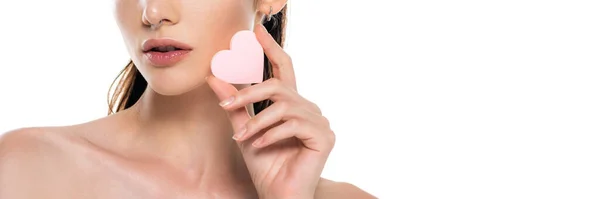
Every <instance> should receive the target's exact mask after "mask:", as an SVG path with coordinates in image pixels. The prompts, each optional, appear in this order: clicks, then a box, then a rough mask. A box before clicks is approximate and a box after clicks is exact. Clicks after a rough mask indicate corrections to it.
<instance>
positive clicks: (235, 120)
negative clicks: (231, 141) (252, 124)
mask: <svg viewBox="0 0 600 199" xmlns="http://www.w3.org/2000/svg"><path fill="white" fill-rule="evenodd" d="M206 82H207V83H208V85H209V86H210V88H212V90H213V91H214V92H215V94H216V95H217V97H218V98H219V100H220V101H221V102H223V101H226V100H229V99H231V97H233V96H235V94H236V93H237V92H238V90H237V89H236V88H235V87H234V86H233V85H231V84H229V83H227V82H224V81H223V80H220V79H219V78H217V77H215V76H213V75H210V76H208V77H207V78H206ZM227 114H228V116H229V120H230V121H231V126H232V127H233V130H234V131H235V132H236V133H237V132H239V131H241V130H242V127H244V126H245V125H246V122H248V120H250V115H249V114H248V110H247V109H246V106H243V107H241V108H238V109H235V110H231V111H227Z"/></svg>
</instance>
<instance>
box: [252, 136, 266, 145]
mask: <svg viewBox="0 0 600 199" xmlns="http://www.w3.org/2000/svg"><path fill="white" fill-rule="evenodd" d="M262 142H263V138H262V137H261V138H258V139H256V140H254V142H252V146H254V147H260V145H261V144H262Z"/></svg>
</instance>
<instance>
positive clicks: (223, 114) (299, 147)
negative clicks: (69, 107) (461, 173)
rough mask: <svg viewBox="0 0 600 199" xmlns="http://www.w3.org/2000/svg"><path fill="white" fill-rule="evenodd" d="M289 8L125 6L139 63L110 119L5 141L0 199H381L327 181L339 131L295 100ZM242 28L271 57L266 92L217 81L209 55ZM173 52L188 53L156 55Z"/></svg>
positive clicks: (122, 82)
mask: <svg viewBox="0 0 600 199" xmlns="http://www.w3.org/2000/svg"><path fill="white" fill-rule="evenodd" d="M286 4H287V2H286V0H264V1H254V0H195V1H191V0H180V1H167V0H116V1H115V6H116V10H115V14H116V19H117V24H118V26H119V28H120V30H121V33H122V35H123V39H124V41H125V44H126V46H127V49H128V52H129V54H130V56H131V60H132V61H131V62H130V63H129V65H127V67H126V68H125V69H124V70H123V72H122V73H121V75H120V76H119V78H118V80H117V81H116V82H117V85H116V87H115V89H114V92H113V95H112V97H111V99H110V108H111V113H109V116H107V117H105V118H101V119H98V120H95V121H90V122H87V123H84V124H78V125H73V126H64V127H37V128H23V129H18V130H15V131H12V132H8V133H6V134H5V135H4V136H3V137H2V139H1V140H0V157H1V161H0V198H3V199H4V198H11V199H21V198H61V199H64V198H145V199H147V198H261V199H263V198H267V199H270V198H277V199H280V198H373V196H371V195H369V194H368V193H366V192H364V191H362V190H360V189H359V188H357V187H355V186H353V185H351V184H349V183H338V182H333V181H330V180H326V179H323V178H321V177H320V174H321V171H322V169H323V166H324V164H325V162H326V159H327V157H328V155H329V152H330V151H331V149H332V148H333V145H334V134H333V132H332V131H331V129H330V128H329V124H328V122H327V119H326V118H325V117H323V116H322V115H321V112H320V111H319V108H318V107H317V106H316V105H315V104H313V103H311V102H309V101H307V100H306V99H304V98H302V97H301V96H300V95H298V93H297V92H296V84H295V79H294V72H293V69H292V63H291V61H290V58H289V57H288V55H287V54H286V53H285V52H284V51H283V50H282V49H281V44H282V43H283V40H284V34H283V33H284V30H285V17H286V16H285V10H286V7H287V6H286ZM265 18H267V20H265ZM263 23H264V26H263ZM265 26H266V27H265ZM239 30H253V31H254V32H255V34H256V36H257V39H258V40H259V42H260V44H261V45H262V47H263V49H264V51H265V55H266V56H265V60H266V61H265V80H266V81H264V82H263V83H259V84H255V85H243V86H239V85H238V86H237V87H236V86H233V85H231V84H228V83H225V82H223V81H222V80H219V79H217V78H215V77H214V76H212V74H211V70H210V60H211V57H212V56H213V55H214V54H215V53H216V52H218V51H219V50H223V49H227V48H229V42H230V39H231V37H232V36H233V34H234V33H236V32H237V31H239ZM174 47H176V48H174ZM174 50H175V51H177V52H178V53H181V54H185V56H182V57H180V58H181V59H156V57H154V58H152V55H151V53H157V51H174ZM113 112H115V113H114V114H113ZM232 138H233V139H232Z"/></svg>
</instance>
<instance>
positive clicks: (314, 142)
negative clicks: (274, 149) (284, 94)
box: [252, 119, 335, 152]
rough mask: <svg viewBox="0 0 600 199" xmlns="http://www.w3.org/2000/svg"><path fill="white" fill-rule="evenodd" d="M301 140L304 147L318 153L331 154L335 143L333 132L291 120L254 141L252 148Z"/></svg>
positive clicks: (305, 122) (299, 120) (301, 121)
mask: <svg viewBox="0 0 600 199" xmlns="http://www.w3.org/2000/svg"><path fill="white" fill-rule="evenodd" d="M294 137H295V138H297V139H299V140H300V141H301V142H302V144H303V145H304V147H306V148H308V149H310V150H313V151H316V152H329V151H331V149H332V148H333V145H334V143H335V136H334V134H333V132H332V131H329V130H324V129H321V128H319V125H314V124H310V122H309V121H307V120H302V119H291V120H288V121H286V122H284V123H283V124H281V125H278V126H275V127H273V128H271V129H269V130H268V131H267V132H265V133H264V134H263V135H262V136H261V137H259V138H258V139H256V140H254V142H253V143H252V146H254V147H256V148H264V147H267V146H269V145H272V144H274V143H277V142H279V141H283V140H285V139H288V138H294Z"/></svg>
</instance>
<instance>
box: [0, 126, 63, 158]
mask: <svg viewBox="0 0 600 199" xmlns="http://www.w3.org/2000/svg"><path fill="white" fill-rule="evenodd" d="M56 141H57V140H56V136H53V135H52V133H50V131H49V128H43V127H29V128H20V129H15V130H12V131H9V132H6V133H4V134H2V135H0V159H1V160H2V162H0V164H1V165H6V164H8V163H9V162H12V161H14V160H15V158H17V159H24V158H31V157H34V156H36V155H43V154H39V153H40V152H46V151H45V150H41V149H44V148H47V147H50V146H52V145H53V144H55V143H56Z"/></svg>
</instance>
